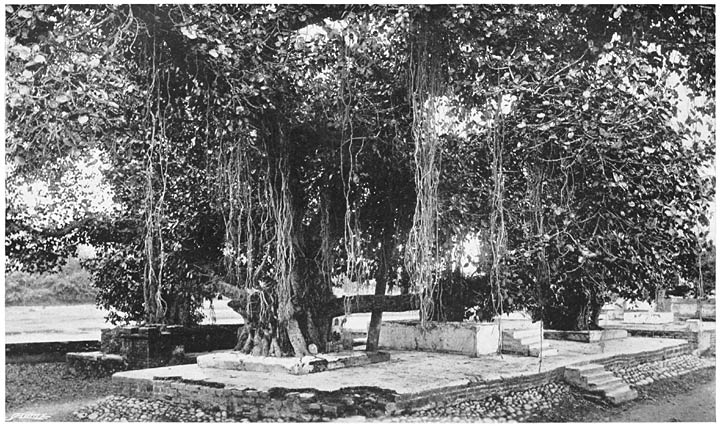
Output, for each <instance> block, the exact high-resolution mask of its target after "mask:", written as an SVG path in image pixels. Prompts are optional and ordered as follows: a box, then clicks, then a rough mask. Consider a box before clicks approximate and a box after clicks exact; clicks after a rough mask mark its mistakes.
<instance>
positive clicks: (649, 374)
mask: <svg viewBox="0 0 720 426" xmlns="http://www.w3.org/2000/svg"><path fill="white" fill-rule="evenodd" d="M710 365H714V364H713V363H712V362H711V361H708V360H703V359H700V358H698V357H696V356H692V355H684V356H680V357H676V358H671V359H667V360H662V361H655V362H650V363H646V364H641V365H639V366H636V367H631V368H615V369H614V370H613V373H615V374H616V375H618V376H619V377H622V378H623V380H625V381H626V382H628V383H629V384H631V385H632V386H636V387H637V386H643V385H647V384H650V383H652V382H653V381H655V380H662V379H664V378H670V377H675V376H678V375H681V374H685V373H689V372H691V371H695V370H698V369H700V368H704V367H708V366H710ZM576 398H578V396H577V394H576V393H574V392H573V391H572V389H571V388H570V386H568V385H567V384H564V383H549V384H545V385H542V386H538V387H535V388H532V389H527V390H524V391H517V392H509V393H507V394H504V395H500V396H498V395H495V396H492V397H488V398H485V399H481V400H470V401H463V402H458V403H455V404H449V405H444V406H439V407H434V408H428V409H424V410H419V411H416V412H413V413H411V414H406V415H399V416H392V417H380V418H375V419H367V420H372V421H382V422H528V421H542V419H543V418H544V417H545V415H546V414H548V413H551V412H553V411H555V410H557V409H558V408H559V407H563V406H564V407H567V406H568V404H570V405H572V402H573V400H574V399H576ZM73 414H74V416H75V417H76V418H77V419H78V420H83V421H94V422H101V421H130V422H153V421H165V422H167V421H171V422H188V421H192V422H247V421H249V419H246V418H241V417H234V416H232V415H229V414H228V413H227V412H225V411H221V410H219V409H214V410H211V409H203V408H200V407H198V406H188V405H187V404H178V403H173V402H170V401H161V400H145V399H138V398H130V397H124V396H109V397H107V398H104V399H102V400H100V401H99V402H98V403H96V404H93V405H90V406H87V407H84V408H82V409H80V410H78V411H76V412H75V413H73ZM323 420H331V419H323ZM346 420H353V421H364V420H366V419H365V418H364V417H360V416H357V417H354V418H351V419H346ZM261 421H282V420H274V419H266V420H261Z"/></svg>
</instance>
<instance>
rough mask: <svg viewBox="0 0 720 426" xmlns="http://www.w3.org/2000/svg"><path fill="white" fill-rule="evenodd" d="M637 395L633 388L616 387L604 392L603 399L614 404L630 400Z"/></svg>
mask: <svg viewBox="0 0 720 426" xmlns="http://www.w3.org/2000/svg"><path fill="white" fill-rule="evenodd" d="M637 397H638V393H637V391H636V390H634V389H630V387H627V389H617V390H614V391H612V392H607V393H605V399H607V400H608V401H610V402H611V403H612V404H615V405H620V404H622V403H623V402H628V401H632V400H634V399H636V398H637Z"/></svg>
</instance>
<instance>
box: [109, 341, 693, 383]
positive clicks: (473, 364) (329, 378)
mask: <svg viewBox="0 0 720 426" xmlns="http://www.w3.org/2000/svg"><path fill="white" fill-rule="evenodd" d="M555 343H556V344H555V345H554V346H555V347H556V348H557V349H558V354H557V355H555V356H553V357H548V358H546V359H543V360H542V361H541V360H539V359H538V358H531V357H523V356H514V355H507V354H505V355H502V356H500V355H488V356H482V357H476V358H471V357H468V356H464V355H453V354H442V353H433V352H407V351H388V352H390V356H391V358H390V361H388V362H383V363H378V364H371V365H365V366H362V367H351V368H345V369H341V370H333V371H325V372H322V373H316V374H310V375H307V376H294V375H291V374H271V373H262V372H252V371H228V370H220V369H210V368H206V369H203V368H200V367H198V366H197V365H194V364H190V365H179V366H171V367H159V368H151V369H145V370H134V371H124V372H120V373H116V374H115V375H114V376H113V380H115V381H152V380H153V378H156V377H182V378H183V379H187V380H193V381H201V382H216V383H223V384H224V385H225V387H226V388H238V389H247V388H252V389H257V390H258V391H268V390H270V389H272V388H285V389H303V388H313V389H317V390H320V391H328V392H332V391H336V390H340V389H343V388H349V387H363V386H368V387H380V388H383V389H387V390H391V391H394V392H396V393H398V394H400V395H402V394H411V393H418V392H424V391H431V390H434V389H439V388H443V387H450V386H459V385H467V384H469V383H471V382H478V381H489V380H497V379H501V378H511V377H518V376H525V375H534V374H537V373H538V372H547V371H552V370H555V369H557V368H560V367H564V366H566V365H570V364H575V363H584V362H592V361H595V360H599V359H604V358H608V357H612V356H614V355H622V354H639V353H642V352H646V351H654V350H661V349H665V348H672V347H677V346H678V345H682V344H684V343H685V341H683V340H680V339H658V338H642V337H629V338H626V339H620V340H612V341H608V342H603V343H597V344H593V343H580V342H569V341H556V342H555ZM541 362H542V364H540V363H541Z"/></svg>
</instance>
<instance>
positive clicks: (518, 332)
mask: <svg viewBox="0 0 720 426" xmlns="http://www.w3.org/2000/svg"><path fill="white" fill-rule="evenodd" d="M506 336H507V337H511V338H513V339H522V338H524V337H533V336H538V338H539V337H540V328H539V327H538V328H521V329H514V330H503V337H506Z"/></svg>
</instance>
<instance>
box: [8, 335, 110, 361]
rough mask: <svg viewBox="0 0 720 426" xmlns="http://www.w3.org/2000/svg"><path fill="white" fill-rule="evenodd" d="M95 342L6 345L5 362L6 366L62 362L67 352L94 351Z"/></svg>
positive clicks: (98, 346)
mask: <svg viewBox="0 0 720 426" xmlns="http://www.w3.org/2000/svg"><path fill="white" fill-rule="evenodd" d="M99 348H100V342H98V341H97V340H77V341H70V342H33V343H6V344H5V362H6V363H8V364H21V363H36V362H62V361H65V355H66V354H67V353H68V352H81V351H96V350H98V349H99Z"/></svg>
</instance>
